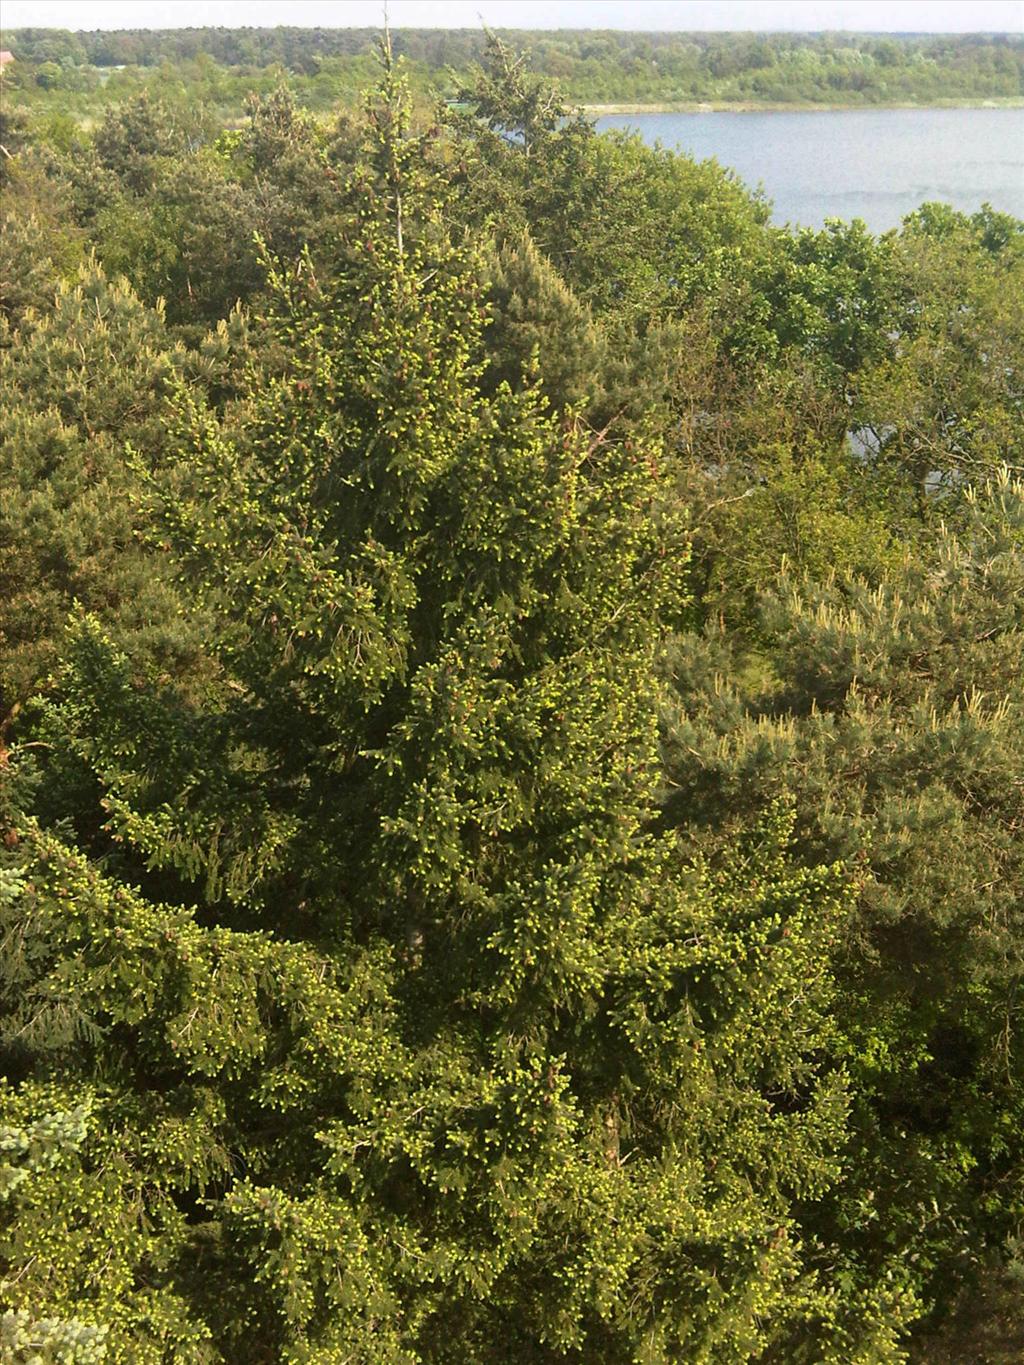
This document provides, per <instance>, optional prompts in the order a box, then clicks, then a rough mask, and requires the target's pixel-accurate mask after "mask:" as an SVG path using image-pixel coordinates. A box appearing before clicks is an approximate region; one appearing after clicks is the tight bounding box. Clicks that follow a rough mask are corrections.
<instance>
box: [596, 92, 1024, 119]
mask: <svg viewBox="0 0 1024 1365" xmlns="http://www.w3.org/2000/svg"><path fill="white" fill-rule="evenodd" d="M580 107H581V108H582V109H583V111H584V113H586V114H593V115H595V116H596V117H598V118H602V117H603V116H604V115H605V114H800V113H805V114H816V113H817V114H826V113H840V112H849V111H851V110H856V109H1024V96H1016V95H1007V96H1004V97H1003V98H1001V99H987V100H971V99H953V100H934V101H929V102H928V103H922V102H921V101H920V100H893V101H891V102H887V103H885V104H810V103H807V102H804V103H795V102H789V103H786V102H782V101H755V100H670V101H666V102H663V103H656V104H630V103H625V102H623V103H619V104H583V105H581V106H580Z"/></svg>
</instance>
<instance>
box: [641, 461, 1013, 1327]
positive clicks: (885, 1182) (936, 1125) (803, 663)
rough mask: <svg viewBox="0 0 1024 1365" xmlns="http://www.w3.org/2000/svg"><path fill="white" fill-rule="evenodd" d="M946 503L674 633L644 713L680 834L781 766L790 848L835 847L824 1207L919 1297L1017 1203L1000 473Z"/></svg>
mask: <svg viewBox="0 0 1024 1365" xmlns="http://www.w3.org/2000/svg"><path fill="white" fill-rule="evenodd" d="M946 507H947V511H948V512H949V513H950V515H951V518H952V517H953V514H954V513H955V511H956V509H955V508H954V507H953V506H952V504H951V503H949V502H947V504H946ZM955 520H957V521H959V522H960V524H959V526H957V525H955V524H951V525H948V526H946V527H944V528H943V529H942V531H941V533H940V535H939V536H938V538H937V541H936V543H935V544H934V545H933V546H932V547H931V548H930V549H929V547H928V546H927V545H926V544H925V543H923V542H919V543H918V544H917V545H916V546H915V547H914V550H913V552H912V553H909V552H908V553H907V554H905V555H904V557H903V559H902V561H901V562H899V563H896V562H894V561H893V560H892V557H891V554H890V556H889V558H888V563H887V565H886V566H885V568H884V570H883V572H882V573H881V574H880V577H879V579H878V581H876V582H875V583H871V582H867V581H865V580H864V579H858V578H856V577H845V578H844V577H842V576H840V575H838V574H837V575H834V576H832V577H826V578H824V580H823V581H818V582H815V581H814V580H812V579H810V578H803V579H793V580H791V581H790V582H789V583H788V584H787V583H785V582H783V583H781V584H780V585H778V586H776V587H775V588H774V589H773V590H771V591H769V592H768V593H767V594H766V597H765V599H764V601H763V603H762V609H761V622H760V628H759V631H758V635H759V638H760V642H761V651H762V652H761V653H760V655H759V656H758V655H754V656H753V657H752V656H751V654H750V652H749V644H748V643H747V642H744V641H743V640H742V637H740V636H739V635H738V633H737V634H734V635H732V636H731V637H730V635H729V634H728V633H725V632H722V631H721V629H720V627H718V626H717V625H716V626H713V627H709V629H708V631H707V632H706V633H705V634H704V635H703V636H687V637H683V639H682V640H681V641H680V643H679V645H678V648H677V652H676V655H675V658H674V662H673V665H672V669H673V677H674V688H675V693H676V701H675V704H674V706H672V707H670V708H669V710H668V711H667V713H666V736H665V746H666V775H667V784H666V797H665V811H666V816H667V818H668V820H669V822H670V823H671V824H673V825H674V826H676V827H677V828H679V829H680V830H681V831H683V832H684V833H685V837H686V839H687V841H688V842H689V843H690V846H691V847H695V848H703V849H705V850H706V849H708V848H709V847H713V846H715V845H717V844H718V843H720V842H722V841H724V842H725V843H728V842H729V841H730V840H731V839H732V838H734V837H735V832H736V830H737V829H739V828H742V827H743V825H744V823H745V822H746V821H747V820H749V819H750V817H751V814H752V813H753V812H754V811H756V810H757V809H758V807H759V805H760V804H761V803H762V802H763V801H765V800H766V799H770V798H772V797H773V796H775V795H777V794H778V792H780V791H782V790H785V791H788V792H790V793H791V794H792V796H793V798H794V800H795V802H796V817H797V830H798V835H797V845H798V847H799V848H800V850H801V855H802V856H803V857H804V858H806V859H807V860H808V861H809V863H811V864H812V865H813V864H816V863H818V862H820V861H822V860H831V859H834V858H838V859H842V860H843V861H844V862H845V863H846V864H847V866H849V867H851V868H852V869H855V871H856V877H857V883H858V897H857V915H856V917H855V918H854V920H853V921H852V922H851V925H850V932H849V936H848V937H847V938H846V940H845V942H844V945H843V950H842V953H841V955H840V958H839V961H838V964H837V969H838V972H839V981H840V985H841V991H840V995H839V1001H840V1002H841V1007H840V1021H841V1024H842V1027H843V1030H844V1032H845V1033H846V1035H847V1037H848V1040H849V1041H848V1045H847V1046H848V1049H849V1058H850V1065H851V1068H852V1071H853V1078H854V1094H855V1095H856V1096H857V1099H856V1103H855V1108H854V1115H853V1117H854V1125H853V1134H854V1140H853V1143H852V1146H851V1149H850V1163H849V1166H848V1174H847V1183H846V1186H845V1190H841V1192H840V1193H839V1195H837V1196H836V1199H835V1203H834V1204H833V1205H831V1208H832V1216H833V1217H834V1218H835V1219H836V1220H837V1226H839V1227H841V1229H842V1231H841V1232H840V1233H839V1234H838V1237H839V1240H840V1241H841V1242H842V1243H843V1244H844V1245H845V1246H846V1247H847V1248H848V1250H849V1251H850V1253H851V1257H852V1259H853V1261H855V1262H858V1263H859V1265H860V1267H861V1270H860V1272H859V1273H861V1274H864V1273H865V1272H866V1273H867V1275H868V1277H869V1278H877V1277H879V1276H881V1275H882V1274H883V1273H884V1269H883V1268H884V1267H885V1266H886V1265H887V1264H889V1265H891V1264H892V1263H893V1261H894V1259H895V1260H898V1261H899V1262H900V1264H901V1265H902V1266H904V1267H905V1268H906V1267H912V1279H913V1281H914V1290H915V1294H916V1296H917V1299H918V1303H919V1311H920V1312H925V1311H929V1310H932V1309H935V1310H936V1312H937V1313H939V1314H940V1315H941V1312H942V1311H944V1310H948V1308H949V1306H950V1304H951V1303H952V1302H953V1300H954V1299H955V1297H956V1290H957V1287H958V1286H960V1287H963V1286H965V1285H966V1286H974V1285H977V1284H978V1283H979V1281H980V1282H984V1280H985V1279H986V1277H988V1276H993V1277H998V1274H999V1269H998V1268H999V1267H1000V1265H1004V1264H1005V1265H1009V1266H1011V1267H1012V1266H1015V1265H1017V1264H1018V1263H1019V1250H1017V1248H1018V1247H1019V1242H1018V1238H1019V1227H1020V1218H1021V1215H1022V1211H1024V1206H1022V1204H1021V1201H1020V1191H1021V1189H1022V1188H1024V1186H1022V1184H1021V1179H1022V1170H1021V1148H1020V1143H1019V1140H1018V1136H1017V1135H1019V1132H1020V1130H1021V1125H1022V1123H1024V1110H1022V1100H1024V1089H1022V1079H1024V1070H1022V1054H1021V1049H1020V1042H1019V1037H1018V1033H1019V1012H1020V1005H1019V989H1020V973H1021V967H1022V961H1024V957H1022V954H1024V921H1022V916H1021V909H1022V906H1024V845H1022V842H1021V837H1020V833H1021V829H1022V827H1024V826H1022V822H1024V801H1022V798H1024V791H1022V786H1021V781H1020V775H1021V772H1022V771H1024V711H1022V705H1024V692H1022V686H1021V682H1022V679H1024V616H1022V607H1021V603H1022V600H1024V595H1022V587H1024V538H1022V531H1024V489H1022V488H1021V486H1020V485H1019V484H1015V483H1014V482H1013V481H1012V480H1011V479H1010V478H1009V477H1008V476H1007V475H1006V474H1005V473H1004V475H1003V476H1002V477H1001V478H1000V479H998V480H997V481H995V482H994V483H993V484H991V485H988V486H986V487H984V488H982V489H980V490H978V492H977V493H976V494H975V493H972V494H970V495H968V496H967V497H966V499H965V500H964V502H963V505H962V507H961V508H960V510H959V517H957V518H955ZM824 1207H829V1205H827V1204H826V1206H824Z"/></svg>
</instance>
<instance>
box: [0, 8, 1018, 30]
mask: <svg viewBox="0 0 1024 1365" xmlns="http://www.w3.org/2000/svg"><path fill="white" fill-rule="evenodd" d="M385 12H386V13H387V16H388V20H389V22H390V27H391V28H392V30H394V31H401V30H411V29H419V30H448V31H451V30H463V29H479V28H481V27H487V28H493V29H498V30H509V31H523V32H550V33H556V32H620V33H680V34H685V33H722V34H726V33H736V34H739V33H807V34H821V33H862V34H865V35H882V34H885V35H889V36H904V37H920V36H933V35H934V36H938V35H944V34H949V35H954V34H960V35H964V36H966V35H971V34H978V35H993V34H1005V35H1007V36H1016V35H1019V34H1024V0H892V3H883V0H633V3H629V2H628V0H585V2H584V0H490V3H489V2H488V0H389V2H388V3H385V0H345V3H344V4H343V5H342V6H341V7H340V14H339V6H338V5H337V4H335V3H327V0H6V3H5V5H4V18H5V22H4V23H3V24H2V26H0V27H2V28H3V29H4V30H6V31H8V32H15V31H17V30H19V29H25V28H57V29H68V30H71V31H72V32H95V31H97V30H99V31H109V32H116V31H118V30H135V31H146V32H161V31H165V30H175V29H218V28H220V29H224V28H227V29H275V28H296V29H310V28H323V29H361V28H380V27H382V21H383V19H384V14H385ZM923 18H926V19H927V23H926V24H924V25H922V22H921V21H922V19H923Z"/></svg>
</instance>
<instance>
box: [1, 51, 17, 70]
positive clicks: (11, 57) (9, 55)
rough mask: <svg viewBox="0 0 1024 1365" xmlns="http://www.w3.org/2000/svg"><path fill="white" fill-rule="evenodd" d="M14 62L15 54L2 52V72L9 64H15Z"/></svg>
mask: <svg viewBox="0 0 1024 1365" xmlns="http://www.w3.org/2000/svg"><path fill="white" fill-rule="evenodd" d="M13 61H14V53H13V52H7V51H6V50H5V51H3V52H0V71H2V70H3V69H4V67H5V66H6V65H7V63H8V62H13Z"/></svg>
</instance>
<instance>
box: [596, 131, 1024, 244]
mask: <svg viewBox="0 0 1024 1365" xmlns="http://www.w3.org/2000/svg"><path fill="white" fill-rule="evenodd" d="M597 127H598V128H599V129H601V130H604V129H606V128H632V129H635V130H636V131H637V132H639V133H640V135H641V136H642V137H643V139H644V141H645V142H649V143H654V142H661V143H662V144H663V145H664V146H666V147H673V148H678V149H679V150H680V151H683V152H685V153H686V154H687V155H688V156H692V157H695V158H697V159H698V160H704V159H706V158H708V157H715V158H716V159H717V160H718V161H719V162H720V163H721V165H723V166H730V167H732V169H733V170H735V171H736V172H737V173H738V174H739V175H740V177H741V178H742V179H743V180H744V181H745V182H746V183H747V184H748V185H750V186H751V187H756V186H757V185H759V184H760V185H761V186H763V188H764V190H765V193H766V194H767V195H768V197H769V198H770V199H771V200H772V201H773V203H774V205H775V210H774V214H773V218H774V221H775V222H777V223H792V224H800V225H807V226H811V227H818V226H820V225H821V224H822V223H823V222H824V220H825V219H826V218H863V219H864V221H865V222H866V223H867V225H868V227H869V228H871V229H872V230H873V231H875V232H883V231H885V230H886V229H887V228H891V227H896V226H897V225H898V224H899V222H900V220H901V219H902V218H903V216H904V215H905V214H907V213H912V212H913V210H914V209H916V208H917V207H918V206H919V205H920V204H923V203H925V202H927V201H928V200H934V199H939V200H942V201H943V202H944V203H948V204H952V205H954V207H956V208H958V209H964V210H967V211H973V210H974V209H977V208H979V207H980V206H981V205H982V204H983V203H985V202H988V203H990V204H991V205H992V207H993V208H996V209H999V210H1001V211H1002V212H1004V213H1012V214H1014V215H1015V216H1016V217H1018V218H1024V109H841V110H829V111H821V112H819V111H807V112H802V113H767V112H765V113H756V114H753V113H751V114H719V113H714V114H610V115H606V116H604V117H602V118H599V119H598V120H597Z"/></svg>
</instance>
